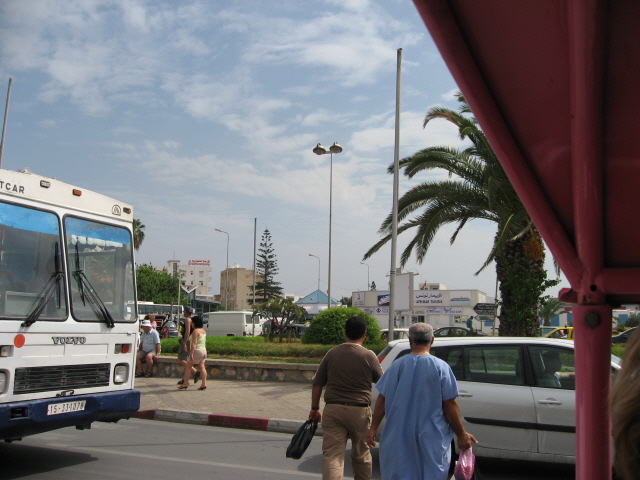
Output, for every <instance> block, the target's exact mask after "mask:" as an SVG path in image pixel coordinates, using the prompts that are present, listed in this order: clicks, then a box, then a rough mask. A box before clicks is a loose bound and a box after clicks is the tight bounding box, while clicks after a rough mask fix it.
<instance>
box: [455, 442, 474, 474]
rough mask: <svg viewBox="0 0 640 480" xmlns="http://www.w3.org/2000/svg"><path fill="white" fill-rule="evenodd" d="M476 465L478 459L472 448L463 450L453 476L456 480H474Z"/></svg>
mask: <svg viewBox="0 0 640 480" xmlns="http://www.w3.org/2000/svg"><path fill="white" fill-rule="evenodd" d="M475 464H476V457H475V455H474V454H473V452H472V451H471V449H470V448H468V449H467V450H462V451H461V452H460V456H459V457H458V461H457V462H456V467H455V469H454V470H453V476H454V478H455V479H456V480H471V479H472V478H473V469H474V467H475Z"/></svg>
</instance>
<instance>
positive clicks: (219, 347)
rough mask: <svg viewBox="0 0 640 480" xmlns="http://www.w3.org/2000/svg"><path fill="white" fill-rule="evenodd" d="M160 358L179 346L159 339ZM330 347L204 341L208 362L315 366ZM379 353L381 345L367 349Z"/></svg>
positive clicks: (217, 339) (238, 339)
mask: <svg viewBox="0 0 640 480" xmlns="http://www.w3.org/2000/svg"><path fill="white" fill-rule="evenodd" d="M160 342H161V344H162V354H163V355H177V354H178V350H179V348H180V343H178V340H177V339H176V338H163V339H162V340H160ZM333 346H334V345H319V344H302V343H301V342H300V341H299V340H295V341H292V342H287V343H273V342H267V341H265V338H264V337H215V336H211V337H209V336H208V337H207V354H208V357H209V358H220V357H223V358H231V359H247V360H249V359H250V360H256V361H259V360H262V361H287V362H295V363H319V362H320V360H322V357H324V355H325V354H326V353H327V351H329V349H331V348H332V347H333ZM368 348H370V349H371V350H373V351H374V352H375V353H379V352H380V351H381V350H382V348H384V345H370V346H368Z"/></svg>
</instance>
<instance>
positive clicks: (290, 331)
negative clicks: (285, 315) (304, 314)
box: [261, 320, 309, 338]
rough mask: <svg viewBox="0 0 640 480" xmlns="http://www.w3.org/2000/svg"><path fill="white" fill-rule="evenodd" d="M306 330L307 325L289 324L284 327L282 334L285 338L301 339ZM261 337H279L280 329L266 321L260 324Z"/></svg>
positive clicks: (270, 321) (273, 323)
mask: <svg viewBox="0 0 640 480" xmlns="http://www.w3.org/2000/svg"><path fill="white" fill-rule="evenodd" d="M308 328H309V325H305V324H303V323H290V324H289V325H286V326H285V328H284V334H285V336H286V337H294V338H301V337H302V336H303V335H304V332H306V331H307V329H308ZM261 335H264V336H272V337H277V336H279V335H280V328H279V327H278V325H277V323H276V322H274V321H273V320H267V321H266V322H264V323H263V324H262V333H261Z"/></svg>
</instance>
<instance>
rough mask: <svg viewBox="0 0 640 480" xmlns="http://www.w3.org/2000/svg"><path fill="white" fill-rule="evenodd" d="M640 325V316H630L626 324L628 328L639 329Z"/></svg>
mask: <svg viewBox="0 0 640 480" xmlns="http://www.w3.org/2000/svg"><path fill="white" fill-rule="evenodd" d="M638 325H640V315H629V318H627V321H626V322H624V326H625V327H627V328H631V327H637V326H638Z"/></svg>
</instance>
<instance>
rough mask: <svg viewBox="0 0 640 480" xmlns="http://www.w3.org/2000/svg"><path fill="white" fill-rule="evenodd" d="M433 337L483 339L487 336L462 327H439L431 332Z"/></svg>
mask: <svg viewBox="0 0 640 480" xmlns="http://www.w3.org/2000/svg"><path fill="white" fill-rule="evenodd" d="M433 335H434V336H435V337H473V336H476V337H477V336H481V337H483V336H486V335H487V334H486V333H484V332H479V331H478V330H469V329H468V328H464V327H440V328H437V329H436V330H435V331H434V332H433Z"/></svg>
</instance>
